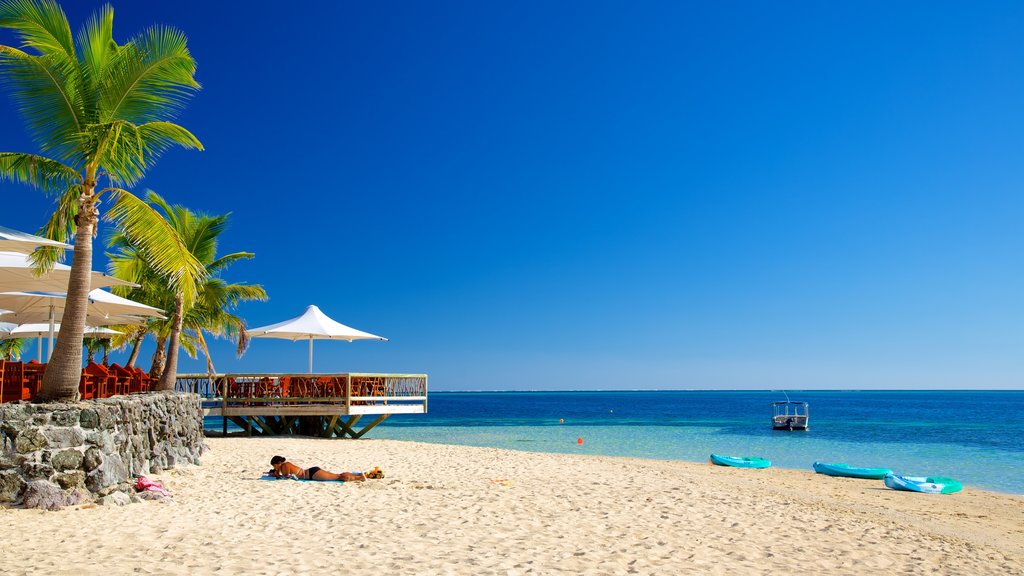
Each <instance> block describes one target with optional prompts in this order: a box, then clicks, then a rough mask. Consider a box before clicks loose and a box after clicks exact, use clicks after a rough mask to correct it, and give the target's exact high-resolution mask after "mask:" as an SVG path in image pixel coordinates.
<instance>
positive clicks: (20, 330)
mask: <svg viewBox="0 0 1024 576" xmlns="http://www.w3.org/2000/svg"><path fill="white" fill-rule="evenodd" d="M53 332H54V333H58V332H60V324H54V325H53ZM49 333H50V325H49V324H39V323H37V324H22V325H21V326H15V327H14V328H12V329H10V330H8V331H7V332H5V335H4V336H3V337H2V338H0V339H3V340H10V339H13V338H37V339H38V355H37V356H36V357H37V358H38V359H39V361H40V362H42V361H43V336H46V335H47V334H49ZM118 334H121V332H118V331H117V330H114V329H112V328H104V327H101V326H86V327H85V337H86V338H99V339H104V340H108V339H110V338H113V337H114V336H117V335H118Z"/></svg>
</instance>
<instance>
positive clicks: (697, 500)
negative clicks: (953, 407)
mask: <svg viewBox="0 0 1024 576" xmlns="http://www.w3.org/2000/svg"><path fill="white" fill-rule="evenodd" d="M208 443H209V446H210V451H209V452H207V453H206V455H205V456H204V457H203V465H202V466H198V467H186V468H179V469H175V470H169V471H166V472H165V473H163V474H160V475H154V476H152V478H153V479H155V480H159V481H162V482H163V483H164V485H165V486H166V487H167V488H168V489H169V490H170V491H171V492H172V494H173V498H172V499H170V500H166V501H152V502H141V503H137V504H132V505H129V506H125V507H120V508H118V507H102V506H95V505H86V506H80V507H76V508H68V509H65V510H62V511H59V512H44V511H37V510H22V509H0V517H2V523H3V525H4V526H6V527H7V534H8V537H5V538H4V539H3V540H2V541H0V560H2V562H0V564H2V565H3V567H4V570H3V571H4V573H6V574H39V573H69V574H70V573H74V574H122V573H124V574H128V573H143V574H197V573H198V574H205V573H213V572H220V573H225V574H239V573H246V574H306V573H309V574H313V573H325V572H326V573H375V574H503V575H505V574H509V575H514V574H558V573H561V574H669V573H675V574H766V573H774V572H779V571H785V572H787V573H800V572H802V573H806V574H823V573H826V572H828V573H835V574H855V573H863V572H864V571H866V570H878V571H879V573H884V574H932V573H943V574H1020V573H1024V498H1022V497H1020V496H1011V495H1003V494H996V493H992V492H985V491H979V490H973V489H971V488H970V487H967V488H966V489H965V490H964V491H963V492H962V493H959V494H955V495H950V496H937V495H920V494H913V493H904V492H895V491H892V490H887V489H885V488H884V487H883V486H882V483H881V482H880V481H870V480H851V479H842V478H831V477H824V476H820V475H815V474H813V473H811V472H803V471H794V470H782V469H769V470H740V469H730V468H721V467H712V466H708V465H701V464H696V463H687V462H664V461H652V460H639V459H624V458H607V457H592V456H573V455H557V454H541V453H527V452H514V451H506V450H497V449H488V448H472V447H462V446H446V445H436V444H424V443H414V442H398V441H388V440H373V439H362V440H357V441H352V440H319V439H310V438H211V439H208ZM275 454H281V455H284V456H286V457H287V458H289V459H290V460H291V461H293V462H295V463H297V464H299V465H302V466H307V467H308V466H314V465H318V466H321V467H324V468H325V469H327V470H332V471H346V470H361V469H370V468H372V467H373V466H380V467H381V468H382V469H383V470H384V472H385V474H386V477H385V478H384V479H382V480H370V481H367V482H365V483H347V484H338V483H317V482H294V481H273V482H268V481H261V480H258V478H259V476H260V475H261V473H262V472H264V471H265V470H267V469H268V468H269V466H268V462H269V460H270V457H271V456H273V455H275ZM12 535H16V536H15V537H10V536H12Z"/></svg>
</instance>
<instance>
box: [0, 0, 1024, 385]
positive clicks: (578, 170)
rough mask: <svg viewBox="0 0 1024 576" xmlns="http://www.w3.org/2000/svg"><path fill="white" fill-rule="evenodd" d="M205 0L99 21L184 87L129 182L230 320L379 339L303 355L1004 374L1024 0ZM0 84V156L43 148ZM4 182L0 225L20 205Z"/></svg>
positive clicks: (536, 371)
mask: <svg viewBox="0 0 1024 576" xmlns="http://www.w3.org/2000/svg"><path fill="white" fill-rule="evenodd" d="M65 4H66V9H68V11H69V16H70V18H71V19H72V22H73V26H74V27H75V28H76V29H77V27H78V26H79V25H80V23H81V22H82V21H83V20H84V18H85V16H86V15H87V14H88V13H89V12H90V11H91V10H92V9H93V8H94V7H95V6H96V5H97V4H93V3H86V2H74V3H72V2H65ZM227 4H234V3H221V2H211V1H209V0H206V1H203V2H186V1H175V2H127V1H121V2H115V3H114V7H115V10H116V12H115V14H116V16H115V32H116V34H117V36H118V37H119V38H120V39H125V38H126V37H127V36H129V35H130V34H133V33H134V32H136V31H138V30H140V29H141V28H142V27H144V26H145V25H148V24H151V23H165V24H171V25H174V26H176V27H178V28H180V29H182V30H184V31H185V32H186V33H187V35H188V37H189V39H190V47H191V49H192V52H193V54H194V55H195V57H196V59H197V61H198V65H199V70H198V74H197V77H198V79H199V80H200V82H202V84H203V90H202V91H201V92H200V93H199V94H198V95H197V97H196V98H195V99H194V100H193V101H192V103H191V105H190V106H189V107H188V109H187V111H186V112H185V113H184V115H183V116H182V117H181V118H180V122H181V123H182V124H184V125H185V126H187V127H189V128H190V129H191V130H192V131H193V132H194V133H195V134H196V135H197V136H198V137H199V138H200V139H201V140H202V141H203V143H204V144H205V145H206V148H207V150H206V151H205V152H202V153H196V152H185V151H173V152H171V153H169V154H168V155H166V156H165V158H164V159H163V160H162V161H161V162H160V163H159V164H158V165H157V166H156V168H155V169H154V170H153V171H152V172H151V173H150V175H149V176H148V177H147V178H146V180H145V181H144V182H143V183H142V184H141V185H140V186H139V187H138V188H137V190H138V191H139V192H140V193H141V192H142V191H143V190H144V189H146V188H151V189H153V190H156V191H157V192H159V193H160V194H162V195H164V196H165V197H167V198H168V199H170V200H172V201H175V202H178V203H182V204H185V205H187V206H189V207H190V208H193V209H196V210H202V211H207V212H210V213H222V212H228V211H230V212H232V213H233V217H232V222H233V224H232V228H231V229H230V230H229V232H228V233H227V234H225V236H224V239H223V242H222V250H223V251H234V250H250V251H253V252H255V253H256V255H257V257H256V259H255V260H253V261H251V262H247V263H240V264H238V265H236V266H235V267H234V268H233V269H232V270H231V271H230V272H229V274H228V279H230V280H233V281H251V282H261V283H262V284H263V285H264V286H265V287H266V288H267V291H268V292H269V293H270V295H271V300H270V301H269V302H267V303H262V304H248V305H245V306H244V307H242V308H241V314H242V315H243V316H244V317H245V318H246V319H247V320H248V322H249V325H250V326H259V325H262V324H269V323H272V322H277V321H280V320H283V319H286V318H290V317H292V316H295V315H298V314H299V313H300V312H301V311H302V310H303V309H304V308H305V306H306V305H307V304H311V303H315V304H318V305H319V306H320V307H321V308H322V309H323V310H324V311H325V312H326V313H327V314H328V315H331V316H332V317H334V318H335V319H336V320H338V321H340V322H343V323H346V324H350V325H352V326H354V327H356V328H360V329H363V330H367V331H370V332H374V333H377V334H381V335H384V336H387V337H389V338H390V339H391V341H390V342H386V343H379V342H356V343H352V344H349V343H344V342H318V343H317V345H316V369H317V370H318V371H380V372H426V373H428V374H429V375H430V377H431V388H432V389H433V390H461V389H549V388H552V389H623V388H772V389H776V388H783V387H784V388H790V389H801V388H837V387H838V388H949V387H954V388H1021V387H1024V337H1022V327H1024V306H1022V294H1024V271H1022V266H1021V264H1022V254H1024V236H1022V223H1024V194H1022V190H1024V162H1022V152H1024V36H1022V35H1021V30H1022V29H1024V4H1022V3H1020V2H985V3H966V4H965V3H956V2H920V3H911V2H906V3H892V2H856V3H852V2H851V3H837V2H710V1H709V2H700V3H695V2H662V3H654V2H648V3H640V5H636V4H637V3H611V2H585V3H579V2H548V1H543V2H515V3H511V2H508V3H494V2H474V1H466V2H440V1H439V2H417V3H413V2H349V3H338V5H335V3H326V2H325V3H322V4H323V5H321V6H318V7H315V8H314V7H308V6H304V5H303V4H302V3H293V4H282V3H281V2H247V3H245V4H244V5H237V6H236V5H232V6H227ZM80 5H81V6H80ZM0 41H3V42H4V43H8V42H10V41H11V39H10V36H9V35H6V34H5V35H3V36H0ZM0 98H2V99H3V100H2V107H0V149H2V150H15V151H35V150H36V148H35V147H34V146H33V145H32V144H31V142H30V141H29V140H28V138H27V136H26V131H25V129H24V125H23V123H22V121H21V118H20V117H19V116H18V114H17V113H16V111H15V110H14V109H13V105H12V100H11V99H10V97H9V94H7V93H6V91H4V93H3V94H0ZM2 190H3V198H4V200H5V203H4V204H5V209H4V212H3V216H2V217H0V224H3V225H6V226H10V227H15V228H19V229H24V230H30V231H31V230H35V229H37V228H38V227H39V226H40V225H42V223H43V222H44V220H45V218H46V215H47V213H48V211H49V210H50V209H51V203H50V201H49V200H48V199H46V198H44V197H43V196H42V195H40V194H39V193H37V192H34V191H30V190H27V189H20V188H17V187H12V186H10V185H4V186H3V188H2ZM101 209H102V207H101ZM103 266H105V261H104V260H103V259H102V258H101V259H99V260H98V261H97V263H96V267H97V268H102V267H103ZM151 351H152V344H151V343H150V344H149V346H148V347H147V348H146V350H145V352H144V353H145V355H146V361H145V362H143V363H142V364H143V365H144V366H148V356H149V354H151ZM214 355H215V357H214V360H215V362H216V365H217V368H218V369H219V370H221V371H243V370H244V371H295V370H304V369H305V367H306V347H305V344H304V343H291V342H287V341H277V340H256V341H254V342H253V344H252V347H251V348H250V351H249V353H248V354H247V355H246V356H245V357H244V358H243V359H241V360H237V359H235V358H234V356H233V353H232V346H231V345H230V344H227V343H224V342H221V343H219V344H217V345H216V346H215V347H214ZM117 358H123V355H121V356H118V357H117ZM122 361H123V360H122ZM201 367H202V364H201V362H199V361H192V360H188V359H184V358H183V361H182V368H183V370H199V369H201Z"/></svg>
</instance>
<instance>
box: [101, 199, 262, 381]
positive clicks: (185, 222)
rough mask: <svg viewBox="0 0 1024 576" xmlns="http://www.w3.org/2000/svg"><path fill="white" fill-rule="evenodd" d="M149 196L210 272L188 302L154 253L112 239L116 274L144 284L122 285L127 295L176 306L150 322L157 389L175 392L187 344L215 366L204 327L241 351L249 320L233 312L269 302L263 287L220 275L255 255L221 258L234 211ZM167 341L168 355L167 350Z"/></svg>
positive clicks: (116, 237) (190, 351)
mask: <svg viewBox="0 0 1024 576" xmlns="http://www.w3.org/2000/svg"><path fill="white" fill-rule="evenodd" d="M146 200H147V201H148V202H149V203H151V204H153V205H154V206H156V207H157V209H158V211H159V212H161V213H162V214H163V216H164V217H165V218H166V220H167V222H168V223H169V224H170V226H171V228H172V229H173V230H174V231H175V232H176V233H177V234H178V235H179V237H180V238H181V240H182V242H184V244H185V246H187V247H188V249H189V250H190V251H191V253H192V255H193V256H194V257H195V258H196V259H197V260H198V261H199V262H200V263H201V264H202V265H203V267H204V270H205V276H204V277H203V280H202V281H201V282H200V283H199V284H198V285H197V286H196V298H195V300H194V301H193V302H191V303H185V301H184V299H183V298H182V294H181V291H180V289H179V288H178V287H176V286H173V285H171V284H170V283H169V282H167V281H166V279H165V278H163V277H161V276H160V275H158V274H156V273H155V272H154V271H153V270H152V268H151V267H150V266H149V265H148V255H147V253H146V252H145V251H144V250H140V249H139V248H138V247H136V246H134V245H132V244H131V242H130V240H129V239H127V238H125V237H124V236H123V235H120V234H118V233H116V232H115V234H114V235H113V236H112V237H111V239H110V246H111V247H112V248H114V249H115V250H116V252H115V253H113V254H110V262H111V272H112V273H113V274H114V275H115V276H117V277H119V278H123V279H126V280H130V281H132V282H135V283H136V284H138V288H134V289H127V288H125V289H120V290H122V291H124V292H125V293H124V294H123V295H125V296H128V297H130V298H132V299H135V300H138V301H140V302H144V303H146V304H150V305H151V306H156V307H162V308H163V309H165V310H173V313H172V315H171V318H170V319H168V320H157V321H151V322H150V323H149V324H148V328H149V330H151V331H152V332H153V334H154V336H156V338H157V350H156V352H155V353H154V362H153V367H152V368H151V369H150V375H152V376H156V375H159V380H158V383H157V385H156V386H155V388H156V389H164V390H170V389H173V387H174V380H175V377H176V375H177V374H176V373H177V361H178V350H179V348H183V349H184V350H185V351H186V352H187V353H188V354H189V355H190V356H192V357H195V356H196V352H197V351H199V350H201V351H202V353H203V355H204V356H206V359H207V366H208V368H209V369H211V370H212V366H213V364H212V360H211V358H210V353H209V349H208V347H207V345H206V339H205V337H204V336H203V332H204V331H205V332H207V333H209V334H211V335H213V336H219V337H227V338H231V339H233V340H235V341H236V342H237V347H238V352H239V354H241V353H242V352H243V351H244V350H245V347H246V345H247V343H248V336H247V334H246V332H245V322H244V320H242V319H241V318H240V317H238V316H236V315H235V314H234V313H233V312H232V311H233V310H234V308H235V307H236V306H237V305H238V304H239V303H240V302H243V301H250V300H266V299H267V293H266V291H265V290H264V289H263V287H262V286H259V285H250V284H229V283H228V282H226V281H225V280H223V279H222V278H220V277H219V275H220V273H221V272H222V271H223V270H225V269H226V268H227V267H228V266H230V265H231V264H233V263H234V262H237V261H239V260H244V259H250V258H252V257H253V256H254V255H253V254H252V253H251V252H235V253H232V254H227V255H224V256H219V257H218V256H217V240H218V237H219V236H220V235H221V234H222V233H223V232H224V230H225V229H226V228H227V223H228V218H229V216H230V214H223V215H220V216H208V215H205V214H197V213H194V212H192V211H191V210H189V209H187V208H185V207H183V206H179V205H173V206H172V205H170V204H168V203H167V201H165V200H164V199H163V198H162V197H160V196H159V195H158V194H156V193H155V192H149V194H148V195H147V197H146ZM144 336H145V335H144V334H143V337H144ZM136 338H138V336H136ZM165 340H166V343H167V350H166V353H164V350H163V345H164V341H165Z"/></svg>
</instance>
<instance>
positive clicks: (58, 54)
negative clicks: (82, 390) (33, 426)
mask: <svg viewBox="0 0 1024 576" xmlns="http://www.w3.org/2000/svg"><path fill="white" fill-rule="evenodd" d="M113 21H114V11H113V9H112V8H111V7H110V6H109V5H107V6H103V7H102V8H100V9H99V10H98V11H97V12H96V13H95V14H94V15H93V17H92V18H90V19H89V21H88V22H87V23H86V24H85V26H84V27H83V28H82V29H81V31H80V32H79V34H78V36H77V42H76V41H75V40H73V38H72V35H71V27H70V25H69V24H68V20H67V16H65V14H64V12H63V10H62V9H61V8H60V6H59V5H58V4H57V3H56V2H53V1H52V0H0V27H2V28H8V29H11V30H13V31H14V33H15V34H16V36H17V37H18V39H19V41H20V42H21V47H20V48H15V47H11V46H4V45H0V74H2V75H3V80H4V81H5V84H6V85H7V86H9V87H10V88H11V89H12V91H13V95H14V99H15V101H16V102H17V104H18V106H19V108H20V109H21V112H22V114H23V115H24V117H25V119H26V121H27V124H28V128H29V131H30V133H31V135H32V136H33V138H34V139H35V140H36V142H37V144H38V146H39V148H40V152H41V154H44V155H45V156H44V155H39V154H26V153H17V152H0V181H5V180H6V181H14V182H19V183H22V184H27V185H29V186H32V187H34V188H37V189H41V190H43V191H44V192H46V193H49V194H52V195H55V196H56V197H57V209H56V210H55V212H54V213H53V216H52V217H51V219H50V221H49V223H48V224H47V225H46V227H45V229H44V233H45V234H46V235H47V236H48V237H50V238H53V239H57V240H62V241H66V240H68V239H69V237H70V236H71V235H72V234H73V235H74V237H75V239H74V243H75V250H74V257H73V259H72V264H71V268H72V275H71V276H72V277H71V280H70V282H69V283H68V290H67V293H68V296H67V306H66V307H65V310H64V315H63V317H62V318H61V337H60V339H59V340H57V345H56V347H55V349H54V352H53V356H52V357H51V358H50V362H49V365H48V369H47V370H46V375H45V376H44V379H43V384H42V388H41V390H40V392H39V394H38V397H39V398H40V399H43V400H72V399H74V398H75V397H76V396H77V392H78V381H79V377H80V370H81V366H82V337H83V332H84V330H85V318H86V305H87V302H88V292H89V272H90V271H91V269H92V239H93V236H94V235H95V234H96V227H97V223H98V218H99V210H98V209H97V206H98V204H99V201H100V199H101V198H103V197H104V196H105V195H106V196H108V197H109V198H110V200H112V202H111V204H112V206H111V208H110V211H109V213H108V214H107V217H108V219H110V220H112V221H113V222H114V224H115V225H117V226H119V227H120V228H121V229H122V231H123V233H124V235H125V236H126V237H129V238H131V239H132V241H133V242H134V243H135V244H136V245H138V246H141V247H144V248H145V249H146V251H147V253H148V254H149V255H150V258H151V260H152V266H153V268H154V269H155V270H156V271H157V272H158V273H160V274H164V275H166V276H168V278H169V279H170V281H171V283H172V284H174V285H175V286H177V287H178V289H179V291H180V292H181V293H182V294H183V298H184V300H186V301H188V302H191V301H192V300H194V298H195V286H196V285H197V284H198V283H199V280H200V279H201V278H202V276H203V273H204V271H203V266H202V265H201V264H200V263H199V262H198V261H196V259H195V258H193V257H192V256H191V254H190V253H188V250H187V249H186V247H185V246H184V245H183V244H182V243H181V242H180V241H179V240H178V239H177V237H176V236H174V235H171V234H168V225H167V223H166V222H165V221H164V220H163V219H162V218H160V217H159V215H158V214H156V212H155V211H154V210H153V209H152V208H151V207H150V206H148V205H146V203H145V202H142V201H141V200H140V199H138V198H136V197H135V196H133V195H132V194H131V193H130V192H128V191H127V190H126V189H125V187H128V186H132V185H134V184H135V183H136V182H138V181H139V180H140V179H141V178H142V177H143V175H144V174H145V172H146V170H147V169H149V168H150V167H151V166H152V165H153V164H154V162H155V161H156V160H157V158H158V157H159V156H160V155H161V153H163V152H164V151H166V150H167V149H169V148H171V147H172V146H180V147H183V148H187V149H199V150H201V149H202V144H201V143H200V142H199V140H198V139H197V138H196V137H195V136H193V135H192V133H191V132H189V131H188V130H186V129H185V128H183V127H182V126H179V125H178V124H175V123H173V122H171V121H170V120H172V119H173V117H174V114H175V113H176V112H177V111H178V110H179V109H181V107H182V106H183V105H184V103H185V101H186V100H187V99H188V98H189V97H191V95H192V94H193V93H194V92H195V91H196V90H198V89H199V84H198V83H197V82H196V81H195V78H194V74H195V61H194V60H193V58H192V55H191V54H190V53H189V51H188V48H187V47H186V38H185V35H184V34H182V33H181V32H179V31H178V30H175V29H173V28H169V27H166V26H152V27H150V28H147V29H146V30H144V31H143V32H142V33H140V34H138V35H137V36H135V37H134V38H132V39H130V40H129V41H127V42H126V43H124V44H118V43H117V42H116V41H115V40H114V36H113ZM104 179H106V184H105V185H101V184H100V183H101V181H103V180H104ZM60 256H61V255H60V254H59V253H57V252H55V251H41V252H37V263H38V264H39V265H40V267H44V268H45V267H47V266H49V265H52V263H53V262H55V261H56V260H57V259H58V258H59V257H60Z"/></svg>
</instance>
